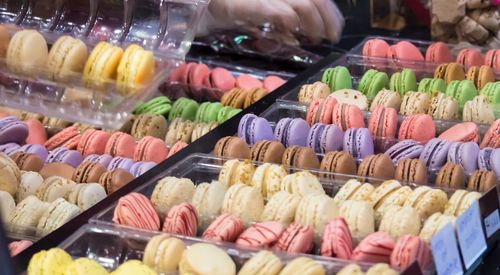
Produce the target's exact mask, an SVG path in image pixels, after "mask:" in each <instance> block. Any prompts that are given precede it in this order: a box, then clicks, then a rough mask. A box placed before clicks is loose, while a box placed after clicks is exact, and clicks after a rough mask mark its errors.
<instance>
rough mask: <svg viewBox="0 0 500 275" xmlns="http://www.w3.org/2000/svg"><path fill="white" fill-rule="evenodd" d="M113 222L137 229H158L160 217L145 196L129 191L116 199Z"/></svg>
mask: <svg viewBox="0 0 500 275" xmlns="http://www.w3.org/2000/svg"><path fill="white" fill-rule="evenodd" d="M113 222H115V223H117V224H122V225H127V226H132V227H134V228H139V229H147V230H159V229H160V217H158V214H157V213H156V210H155V207H154V205H153V203H151V201H150V200H149V199H148V198H147V197H146V196H144V195H142V194H140V193H136V192H132V193H129V194H128V195H125V196H123V197H121V198H120V199H119V200H118V204H117V205H116V207H115V211H114V214H113Z"/></svg>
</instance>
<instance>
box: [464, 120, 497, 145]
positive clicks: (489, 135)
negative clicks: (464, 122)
mask: <svg viewBox="0 0 500 275" xmlns="http://www.w3.org/2000/svg"><path fill="white" fill-rule="evenodd" d="M470 127H472V125H470ZM486 147H492V148H499V147H500V119H497V120H495V122H493V124H491V126H490V128H489V129H488V131H487V132H486V134H484V137H483V140H482V141H481V148H486Z"/></svg>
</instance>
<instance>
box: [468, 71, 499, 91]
mask: <svg viewBox="0 0 500 275" xmlns="http://www.w3.org/2000/svg"><path fill="white" fill-rule="evenodd" d="M466 79H467V80H469V81H471V82H472V83H474V85H475V86H476V89H477V90H478V91H480V90H481V89H483V87H484V86H485V85H486V84H488V83H490V82H494V81H495V72H494V71H493V69H492V68H491V67H490V66H486V65H482V66H472V67H470V68H469V70H468V71H467V75H466Z"/></svg>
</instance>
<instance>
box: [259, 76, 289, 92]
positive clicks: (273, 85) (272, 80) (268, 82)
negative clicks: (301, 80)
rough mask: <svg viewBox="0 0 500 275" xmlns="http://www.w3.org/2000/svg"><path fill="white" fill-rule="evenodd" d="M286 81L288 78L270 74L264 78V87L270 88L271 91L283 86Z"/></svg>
mask: <svg viewBox="0 0 500 275" xmlns="http://www.w3.org/2000/svg"><path fill="white" fill-rule="evenodd" d="M285 83H286V80H284V79H283V78H281V77H279V76H276V75H268V76H266V78H264V80H263V81H262V84H263V85H264V89H266V90H268V91H269V92H272V91H274V90H276V89H278V88H279V87H281V86H282V85H283V84H285Z"/></svg>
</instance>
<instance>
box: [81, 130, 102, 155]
mask: <svg viewBox="0 0 500 275" xmlns="http://www.w3.org/2000/svg"><path fill="white" fill-rule="evenodd" d="M109 137H110V134H109V133H107V132H104V131H98V130H93V129H89V130H87V131H85V132H84V133H83V135H82V137H81V139H80V141H79V143H78V147H77V149H78V151H79V152H80V153H82V155H83V156H88V155H91V154H98V155H101V154H104V151H105V148H106V143H107V142H108V140H109Z"/></svg>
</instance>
